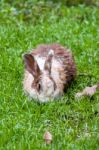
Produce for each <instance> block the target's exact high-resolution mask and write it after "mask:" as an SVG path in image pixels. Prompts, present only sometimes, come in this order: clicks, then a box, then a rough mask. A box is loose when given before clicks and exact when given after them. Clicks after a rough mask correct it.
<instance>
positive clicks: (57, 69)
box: [23, 44, 76, 102]
mask: <svg viewBox="0 0 99 150" xmlns="http://www.w3.org/2000/svg"><path fill="white" fill-rule="evenodd" d="M24 63H25V73H24V80H23V88H24V91H25V92H26V93H28V94H29V95H30V97H31V98H33V99H35V100H37V101H39V102H47V101H52V100H54V99H56V98H59V97H61V96H62V95H63V93H64V90H65V89H66V88H67V87H68V85H70V83H71V81H73V79H74V78H75V75H76V66H75V62H74V58H73V56H72V54H71V52H70V50H68V49H66V48H64V47H63V46H61V45H60V44H49V45H39V46H38V47H37V48H36V49H34V50H33V51H32V52H31V53H29V54H24Z"/></svg>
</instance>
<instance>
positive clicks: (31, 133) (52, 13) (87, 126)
mask: <svg viewBox="0 0 99 150" xmlns="http://www.w3.org/2000/svg"><path fill="white" fill-rule="evenodd" d="M46 7H48V6H46ZM46 7H45V8H46ZM0 8H1V9H0V10H1V11H0V150H38V149H41V150H61V149H62V150H66V149H67V150H94V149H95V150H98V148H99V91H97V93H96V94H95V95H94V96H93V97H84V98H82V99H78V100H77V99H75V94H76V92H78V91H80V90H82V89H83V88H85V87H86V86H91V85H94V84H96V83H97V82H99V8H98V7H95V6H84V5H79V6H76V7H73V6H72V7H65V6H62V5H59V6H56V5H55V6H54V8H50V9H42V10H41V14H40V17H39V16H36V15H35V16H33V17H34V19H33V17H31V16H30V18H28V17H27V18H25V19H24V15H22V14H21V13H20V12H18V13H19V14H18V15H16V12H17V11H16V10H15V8H14V7H10V6H9V5H5V4H4V3H2V7H1V6H0ZM47 10H48V11H47ZM44 11H45V12H44ZM32 15H33V14H32ZM36 17H37V18H36ZM35 18H36V19H35ZM54 42H56V43H60V44H62V45H63V46H65V47H67V48H69V49H71V51H72V53H73V55H74V58H75V62H76V66H77V77H76V79H75V81H74V82H73V83H72V85H71V87H70V88H69V89H68V90H67V93H65V95H64V96H63V97H62V98H61V99H60V100H58V101H54V102H49V103H45V104H39V103H37V102H35V101H29V97H27V96H26V95H25V94H24V92H23V88H22V80H23V72H24V65H23V60H22V54H23V53H26V52H27V51H30V50H31V49H32V48H34V47H36V46H37V45H39V44H40V43H54ZM45 131H49V132H50V133H51V134H52V136H53V141H52V143H51V144H49V145H46V144H45V142H44V140H43V134H44V132H45Z"/></svg>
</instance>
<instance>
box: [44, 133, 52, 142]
mask: <svg viewBox="0 0 99 150" xmlns="http://www.w3.org/2000/svg"><path fill="white" fill-rule="evenodd" d="M44 140H45V142H46V143H47V144H50V143H51V142H52V134H51V133H50V132H49V131H46V132H45V133H44Z"/></svg>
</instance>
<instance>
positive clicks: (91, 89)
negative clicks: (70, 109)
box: [75, 84, 99, 98]
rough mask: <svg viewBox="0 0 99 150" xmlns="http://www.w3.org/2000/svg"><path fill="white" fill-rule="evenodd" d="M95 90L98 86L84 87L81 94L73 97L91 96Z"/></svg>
mask: <svg viewBox="0 0 99 150" xmlns="http://www.w3.org/2000/svg"><path fill="white" fill-rule="evenodd" d="M97 88H99V84H96V85H93V86H92V87H86V88H85V89H84V90H83V91H82V92H78V93H76V95H75V97H76V98H79V97H82V96H93V95H94V94H95V93H96V90H97Z"/></svg>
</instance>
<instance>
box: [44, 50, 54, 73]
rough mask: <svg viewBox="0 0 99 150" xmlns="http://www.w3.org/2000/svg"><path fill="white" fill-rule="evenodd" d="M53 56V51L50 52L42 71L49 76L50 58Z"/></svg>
mask: <svg viewBox="0 0 99 150" xmlns="http://www.w3.org/2000/svg"><path fill="white" fill-rule="evenodd" d="M53 55H54V51H53V50H50V51H49V53H48V56H47V59H46V61H45V65H44V69H45V70H46V71H47V72H48V73H49V74H50V73H51V65H52V58H53Z"/></svg>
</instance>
